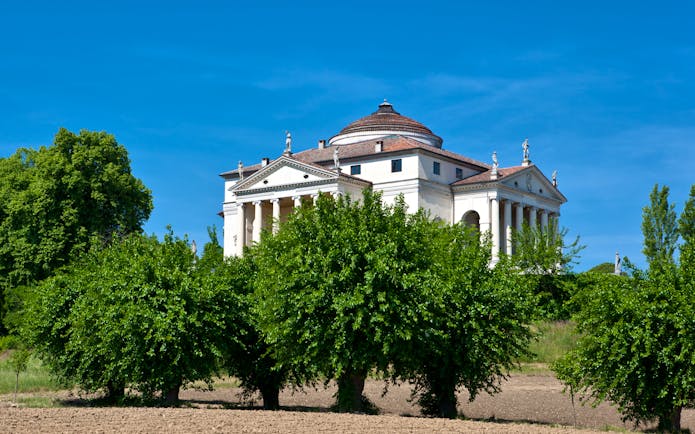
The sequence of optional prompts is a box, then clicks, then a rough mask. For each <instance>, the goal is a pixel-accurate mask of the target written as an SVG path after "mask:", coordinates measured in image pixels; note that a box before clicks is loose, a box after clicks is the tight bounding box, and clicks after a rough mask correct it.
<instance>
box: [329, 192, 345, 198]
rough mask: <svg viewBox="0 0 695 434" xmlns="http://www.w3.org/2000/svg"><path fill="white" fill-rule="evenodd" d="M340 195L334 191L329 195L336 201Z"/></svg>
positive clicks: (340, 193) (341, 193)
mask: <svg viewBox="0 0 695 434" xmlns="http://www.w3.org/2000/svg"><path fill="white" fill-rule="evenodd" d="M342 195H343V192H342V191H334V192H333V193H331V196H333V198H334V199H338V198H339V197H340V196H342Z"/></svg>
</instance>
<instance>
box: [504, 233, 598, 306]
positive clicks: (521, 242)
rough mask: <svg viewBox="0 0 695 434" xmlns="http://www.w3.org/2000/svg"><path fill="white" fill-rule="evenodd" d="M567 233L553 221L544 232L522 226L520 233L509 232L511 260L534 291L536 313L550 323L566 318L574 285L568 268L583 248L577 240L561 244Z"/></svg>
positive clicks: (574, 282)
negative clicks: (512, 250)
mask: <svg viewBox="0 0 695 434" xmlns="http://www.w3.org/2000/svg"><path fill="white" fill-rule="evenodd" d="M567 232H568V230H567V229H566V228H563V229H559V228H558V227H557V223H556V221H554V220H551V221H550V222H549V223H548V226H547V227H546V228H545V229H543V228H541V227H540V226H538V225H536V226H533V227H531V226H529V225H526V224H524V225H523V226H522V229H521V231H514V232H512V241H513V244H514V254H513V255H512V256H511V261H512V263H513V264H514V266H516V267H517V268H518V269H519V270H521V271H523V272H524V274H525V276H526V279H528V280H529V281H530V282H529V284H530V285H531V286H532V287H533V288H535V289H534V293H535V294H536V296H537V299H538V300H537V302H538V306H539V311H538V313H539V314H540V315H541V316H542V317H544V318H547V319H551V320H565V319H567V318H569V315H570V311H569V309H568V305H567V301H568V300H569V299H570V297H571V295H572V292H573V291H574V289H575V287H576V283H577V282H576V278H575V275H574V274H573V273H572V268H573V266H574V265H575V264H576V262H577V259H578V258H579V253H580V252H581V251H582V250H583V249H584V247H585V246H583V245H581V244H580V243H579V237H576V238H575V239H574V240H573V241H572V242H571V243H567V242H565V238H566V237H567Z"/></svg>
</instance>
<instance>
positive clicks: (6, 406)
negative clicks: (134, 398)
mask: <svg viewBox="0 0 695 434" xmlns="http://www.w3.org/2000/svg"><path fill="white" fill-rule="evenodd" d="M383 389H384V384H383V383H382V382H379V381H375V380H369V381H368V382H367V384H366V386H365V394H366V395H367V397H368V398H369V399H370V400H371V401H372V402H374V404H375V405H376V406H377V407H378V408H379V410H380V413H381V414H380V415H378V416H366V415H353V414H337V413H330V412H329V407H330V406H331V404H332V403H333V394H334V393H335V388H334V387H333V386H331V387H329V388H327V389H324V388H322V387H321V388H318V389H316V390H314V389H307V390H304V391H294V392H293V391H291V390H285V391H283V392H282V393H281V395H280V403H281V405H282V408H283V410H282V411H277V412H267V411H260V410H257V409H254V404H255V405H258V404H260V402H255V403H254V402H248V401H246V402H245V401H243V400H242V399H241V397H240V395H239V393H240V390H239V389H237V388H230V387H226V388H220V389H218V390H215V391H213V392H202V391H195V390H186V391H183V392H182V393H181V398H182V399H183V400H184V402H183V404H182V408H142V407H132V408H130V407H126V408H123V407H119V408H106V407H101V408H95V407H89V406H87V405H85V401H82V400H78V399H76V397H75V396H73V395H71V394H70V393H69V392H59V393H37V394H32V395H29V396H33V397H38V396H44V397H52V398H55V399H57V400H58V401H57V402H58V403H60V404H62V405H65V406H64V407H59V408H27V407H23V406H21V405H16V404H14V403H13V396H12V395H4V396H0V432H3V433H5V432H7V433H34V432H51V433H55V432H64V433H67V432H70V433H95V432H128V433H155V432H165V433H203V432H205V433H208V432H230V433H231V432H233V433H469V432H485V433H497V432H508V433H570V432H581V433H591V432H601V431H604V430H605V429H607V428H621V429H627V430H631V429H635V427H634V426H633V425H632V424H623V423H622V422H621V420H620V416H619V414H618V413H617V412H616V411H615V409H614V408H613V407H611V406H609V405H608V404H602V405H600V406H598V407H597V408H593V407H591V406H588V405H587V406H582V405H581V403H578V402H576V403H575V405H573V404H572V400H571V398H570V396H568V395H566V394H563V393H562V385H561V384H560V383H559V382H558V381H557V380H556V379H555V378H554V377H552V376H550V375H513V376H512V377H511V378H510V379H509V380H508V381H506V382H504V383H503V385H502V392H501V393H499V394H497V395H495V396H489V395H486V394H484V395H480V396H478V397H477V398H476V400H475V401H473V402H468V396H467V394H465V393H462V394H461V395H460V396H459V398H460V400H461V404H460V406H459V411H460V412H461V413H462V414H463V415H464V416H465V417H466V418H467V420H462V419H458V420H443V419H433V418H423V417H419V411H418V408H417V406H416V405H414V404H412V403H410V402H409V397H410V387H409V386H408V385H402V386H390V387H389V388H388V391H387V392H386V393H385V394H383V391H384V390H383ZM20 398H24V399H18V401H19V402H22V401H26V398H27V395H23V396H21V397H20ZM229 408H235V409H229ZM640 428H642V429H645V428H649V427H644V426H642V427H640ZM683 428H690V429H691V430H695V411H692V410H687V411H685V412H684V413H683Z"/></svg>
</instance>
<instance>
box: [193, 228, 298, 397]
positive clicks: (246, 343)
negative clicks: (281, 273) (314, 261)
mask: <svg viewBox="0 0 695 434" xmlns="http://www.w3.org/2000/svg"><path fill="white" fill-rule="evenodd" d="M208 233H209V235H210V242H209V243H207V244H206V245H205V250H204V254H203V257H202V258H201V260H200V261H198V264H197V267H198V272H200V273H210V274H214V275H216V279H218V280H219V281H220V284H221V285H223V286H224V287H226V288H228V290H229V291H230V292H231V293H232V294H234V295H235V297H236V300H237V303H238V304H237V306H236V307H235V310H236V315H237V321H236V323H235V324H234V326H235V329H234V330H228V333H229V334H230V335H232V336H235V338H234V340H233V341H231V342H230V343H231V344H232V345H227V346H226V349H225V352H224V356H223V359H224V367H226V368H227V370H228V372H229V373H230V374H231V375H234V376H235V377H236V378H237V379H238V380H239V381H240V382H241V387H242V388H243V389H244V390H245V392H246V394H247V395H251V394H252V393H255V392H259V393H260V394H261V396H262V398H263V408H264V409H266V410H277V409H279V408H280V401H279V395H280V389H282V387H283V386H284V384H285V382H286V379H287V372H286V370H285V369H283V368H282V367H279V366H277V363H276V360H275V358H274V357H273V352H272V351H271V347H270V345H269V344H268V343H267V342H266V339H265V336H264V334H263V333H262V332H261V331H260V329H259V325H258V315H257V314H256V312H255V309H254V306H255V296H254V293H253V286H252V284H253V282H254V280H255V275H256V273H257V270H256V268H255V266H254V262H253V258H252V256H251V255H250V254H249V253H248V252H247V254H246V255H245V256H243V257H230V258H226V259H225V258H224V254H223V249H222V247H221V246H220V243H219V241H218V239H217V235H216V232H215V230H214V229H208Z"/></svg>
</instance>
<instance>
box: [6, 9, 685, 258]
mask: <svg viewBox="0 0 695 434" xmlns="http://www.w3.org/2000/svg"><path fill="white" fill-rule="evenodd" d="M249 3H250V2H231V1H229V2H213V1H197V2H177V1H167V2H154V1H152V2H145V1H141V2H140V1H138V2H132V1H119V2H112V3H111V4H110V5H109V4H107V2H94V1H89V2H73V1H66V2H48V1H46V2H36V1H12V0H10V1H5V2H2V3H0V157H6V156H8V155H10V154H11V153H13V152H14V150H15V149H16V148H17V147H19V146H32V147H35V146H39V145H42V144H50V143H51V141H52V138H53V136H54V134H55V133H56V131H57V130H58V128H59V127H61V126H63V127H66V128H68V129H70V130H73V131H78V130H80V129H83V128H85V129H90V130H105V131H108V132H109V133H112V134H114V135H115V136H116V138H117V139H118V141H119V142H120V143H122V144H124V145H125V146H126V147H127V149H128V151H129V152H130V156H131V160H132V167H133V171H134V174H135V175H136V176H138V177H139V178H141V179H142V180H143V181H144V182H145V184H146V185H147V186H148V187H149V188H150V189H152V192H153V195H154V203H155V209H154V212H153V214H152V216H151V218H150V220H149V222H148V223H147V225H146V230H147V232H154V233H158V234H161V233H163V232H164V228H165V226H166V225H167V224H171V225H172V226H173V228H174V231H175V232H176V233H177V234H180V235H183V234H189V237H190V238H192V239H195V240H196V241H197V242H198V243H200V242H201V241H202V242H204V241H205V240H206V239H207V235H206V228H207V226H210V225H216V226H217V227H218V228H220V227H221V225H222V219H221V218H219V217H218V216H217V215H216V213H217V212H218V211H219V210H220V209H221V202H222V195H223V185H222V180H221V178H219V177H218V176H217V175H218V174H219V173H220V172H223V171H225V170H229V169H233V168H236V163H237V161H238V160H240V159H241V160H243V161H244V162H245V164H253V163H255V162H258V161H260V159H261V158H262V157H271V158H274V157H276V156H278V155H279V154H280V153H281V152H282V150H283V148H284V132H285V130H290V131H291V132H292V135H293V149H295V150H301V149H306V148H309V147H313V146H315V145H316V142H317V140H318V139H327V138H329V137H331V136H332V135H334V134H335V133H337V132H338V131H339V130H340V129H341V128H342V127H343V126H345V125H346V124H347V123H349V122H351V121H353V120H356V119H357V118H360V117H362V116H365V115H367V114H369V113H371V112H373V111H374V110H375V109H376V107H377V105H378V104H379V102H381V101H382V100H383V99H384V98H388V100H389V101H390V102H391V103H393V104H394V107H395V108H396V109H397V110H398V111H399V112H400V113H401V114H403V115H405V116H409V117H412V118H414V119H416V120H418V121H420V122H422V123H424V124H425V125H427V126H428V127H430V128H431V129H432V130H433V131H434V132H435V133H436V134H438V135H439V136H441V137H442V138H443V139H444V148H445V149H448V150H451V151H454V152H458V153H462V154H464V155H467V156H470V157H473V158H476V159H479V160H483V161H489V159H490V154H491V153H492V151H497V153H498V156H499V160H500V165H501V166H507V165H517V164H519V162H520V160H521V142H522V141H523V139H524V138H525V137H528V138H529V142H530V144H531V159H532V160H533V162H534V163H536V164H537V165H538V166H539V168H540V169H541V170H542V171H543V172H544V173H545V174H546V175H547V176H549V175H550V173H552V171H553V170H555V169H557V170H558V173H559V175H558V181H559V187H560V189H561V191H562V192H563V193H564V194H565V196H567V198H568V199H569V202H568V203H567V204H566V205H565V206H564V207H563V209H562V217H561V224H562V225H563V226H566V227H567V228H568V229H569V230H570V234H571V235H579V236H580V237H581V242H582V243H583V244H585V245H586V246H587V248H586V250H585V251H584V252H583V253H582V258H581V259H580V261H581V263H580V265H579V266H578V267H577V269H578V270H583V269H586V268H590V267H592V266H593V265H596V264H598V263H601V262H605V261H612V260H613V256H614V254H615V251H616V250H619V251H620V253H621V255H627V256H629V257H630V259H631V260H633V261H635V262H637V263H638V264H640V265H643V264H644V260H643V258H642V254H641V240H642V235H641V231H640V222H641V209H642V207H643V206H644V205H646V204H647V202H648V195H649V192H650V190H651V189H652V187H653V186H654V184H656V183H658V184H666V185H669V186H670V188H671V200H672V201H674V202H676V204H677V208H678V209H681V208H682V204H683V202H684V201H685V200H686V198H687V194H688V191H689V188H690V185H691V184H695V80H693V78H694V77H695V30H694V22H693V17H695V3H694V2H688V1H660V2H632V1H631V2H620V1H612V2H608V1H601V2H596V1H582V2H574V3H571V4H570V3H569V2H557V1H546V2H543V1H527V2H516V1H509V2H494V1H491V2H464V1H461V2H453V1H451V2H439V1H430V2H407V1H400V2H389V1H380V2H354V1H351V2H299V1H296V2H277V3H276V2H268V1H266V2H258V6H253V5H249Z"/></svg>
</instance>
